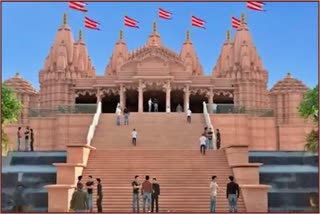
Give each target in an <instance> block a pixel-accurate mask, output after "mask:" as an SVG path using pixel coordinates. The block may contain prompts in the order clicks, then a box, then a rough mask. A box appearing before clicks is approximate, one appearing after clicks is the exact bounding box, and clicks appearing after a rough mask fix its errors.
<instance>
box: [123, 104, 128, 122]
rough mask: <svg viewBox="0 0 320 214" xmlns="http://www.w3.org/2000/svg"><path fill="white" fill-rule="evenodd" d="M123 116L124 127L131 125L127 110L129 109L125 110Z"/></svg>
mask: <svg viewBox="0 0 320 214" xmlns="http://www.w3.org/2000/svg"><path fill="white" fill-rule="evenodd" d="M123 115H124V125H129V110H128V109H127V107H125V108H124V110H123Z"/></svg>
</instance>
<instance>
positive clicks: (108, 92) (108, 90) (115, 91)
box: [100, 88, 120, 96]
mask: <svg viewBox="0 0 320 214" xmlns="http://www.w3.org/2000/svg"><path fill="white" fill-rule="evenodd" d="M119 92H120V88H102V89H100V96H109V95H118V94H119Z"/></svg>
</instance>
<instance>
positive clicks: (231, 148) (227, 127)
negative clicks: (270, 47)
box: [4, 15, 318, 213]
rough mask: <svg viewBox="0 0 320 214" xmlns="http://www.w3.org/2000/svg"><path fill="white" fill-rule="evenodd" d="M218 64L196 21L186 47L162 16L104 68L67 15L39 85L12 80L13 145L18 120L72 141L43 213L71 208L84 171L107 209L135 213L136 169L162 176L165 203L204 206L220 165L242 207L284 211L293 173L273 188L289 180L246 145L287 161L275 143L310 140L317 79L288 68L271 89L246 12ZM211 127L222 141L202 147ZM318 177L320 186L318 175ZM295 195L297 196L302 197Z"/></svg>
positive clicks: (39, 144)
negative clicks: (176, 42)
mask: <svg viewBox="0 0 320 214" xmlns="http://www.w3.org/2000/svg"><path fill="white" fill-rule="evenodd" d="M150 27H151V26H150ZM209 46H210V43H209ZM214 63H215V65H214ZM212 66H213V68H212V72H211V75H205V74H204V70H203V68H202V66H201V62H200V59H199V58H198V56H197V53H196V49H195V47H194V44H193V42H192V35H190V32H189V31H187V32H186V34H185V38H184V41H183V42H182V44H181V51H180V53H177V52H175V51H173V50H171V49H170V48H168V47H166V46H165V44H163V42H162V40H161V36H160V33H159V29H158V28H157V24H156V23H153V26H152V29H151V33H150V35H149V36H148V38H147V40H146V41H145V43H144V44H142V45H141V47H139V48H137V49H136V50H132V51H129V50H128V48H127V44H126V41H125V35H124V34H123V32H122V31H120V33H119V38H118V41H116V43H115V45H114V50H113V53H112V55H111V57H110V59H109V61H108V62H106V67H105V70H104V75H97V74H96V69H95V67H94V65H93V63H92V61H91V59H90V56H89V53H88V49H87V47H86V43H85V41H84V38H83V35H82V32H81V31H79V35H78V38H77V39H76V40H75V39H74V37H73V35H72V33H71V28H70V26H69V25H68V22H67V16H66V15H64V16H63V22H62V25H61V26H60V28H59V29H58V32H57V34H56V36H55V39H54V42H53V44H52V46H51V48H50V50H49V54H48V56H47V57H46V58H45V62H44V65H43V68H42V69H41V70H40V72H39V82H40V90H39V91H37V90H35V89H34V87H33V86H32V85H31V84H30V83H29V82H28V81H27V80H24V79H23V78H22V77H21V76H20V75H19V73H17V74H16V76H15V77H13V78H11V79H8V80H6V81H5V82H4V84H6V85H7V86H8V87H10V88H12V89H14V90H15V91H16V93H17V97H18V99H19V100H21V102H22V104H23V110H22V112H21V117H20V118H19V121H18V123H16V124H6V125H5V128H4V129H5V132H6V133H7V134H8V137H9V139H10V141H11V143H12V145H13V149H14V150H15V149H16V147H17V145H16V144H17V143H16V142H17V139H16V138H17V137H16V136H17V128H18V127H19V126H21V127H22V128H23V130H24V129H25V128H26V127H27V126H30V127H31V128H32V129H33V130H34V132H35V134H34V137H35V142H34V146H35V149H36V151H49V152H52V151H62V150H63V151H65V150H66V151H67V152H66V155H67V158H66V163H61V162H59V163H56V164H54V166H55V167H56V180H54V181H53V182H52V183H51V184H50V185H48V183H46V184H45V185H46V186H45V188H46V189H47V190H48V194H47V193H46V194H47V195H48V203H47V205H46V206H48V208H47V210H46V211H49V212H68V211H69V210H70V209H69V208H70V203H69V202H70V200H71V197H72V193H73V191H74V187H75V184H76V183H77V177H78V176H79V175H83V176H84V178H85V179H86V178H87V176H88V175H93V176H94V177H95V178H96V177H99V178H101V179H102V181H103V182H104V184H105V185H106V196H104V202H103V209H104V211H105V212H112V213H115V212H131V211H132V208H131V207H130V206H131V204H132V198H131V197H132V190H131V189H129V183H130V180H131V179H133V176H134V175H136V174H137V175H140V176H141V179H143V177H144V176H145V175H150V176H155V177H157V179H158V180H159V181H160V183H161V185H162V186H163V190H161V191H162V192H161V199H160V200H162V201H161V212H207V211H208V208H209V200H208V201H207V198H209V197H208V191H209V190H208V186H209V183H208V182H209V180H210V178H211V175H212V174H211V173H213V172H214V173H216V174H215V175H217V176H218V178H219V179H220V180H218V182H219V185H221V186H225V185H226V182H227V175H234V176H235V178H236V181H237V182H238V183H239V184H240V186H241V191H240V192H241V196H240V199H239V212H267V211H269V210H272V209H274V210H277V211H279V210H281V211H283V210H285V211H287V209H286V208H285V207H281V209H280V208H279V209H278V207H277V206H278V205H277V204H278V203H277V202H276V201H277V200H278V199H277V197H280V195H278V196H277V195H275V194H278V192H280V193H281V194H282V195H281V197H284V198H285V197H287V196H288V190H287V187H288V184H287V181H288V180H290V179H291V177H288V178H287V179H282V180H281V182H282V181H283V182H284V183H283V184H281V185H282V186H283V187H284V189H272V190H270V188H277V186H278V184H279V186H281V185H280V183H276V184H277V185H275V186H272V185H273V184H272V182H273V181H274V180H276V181H275V182H280V179H278V177H277V178H273V179H274V180H272V182H271V181H269V180H268V178H269V177H268V176H267V177H266V180H263V178H261V177H260V178H259V172H260V171H259V170H260V166H261V165H262V164H260V160H262V159H263V158H262V159H259V157H258V159H255V160H258V161H259V163H255V160H253V162H252V161H251V162H249V151H262V153H261V154H262V156H263V155H265V154H267V153H268V152H271V153H268V154H270V155H271V156H270V157H271V159H272V161H274V165H277V164H279V163H280V162H277V161H278V159H273V156H274V155H275V157H280V155H282V156H283V154H282V153H281V154H280V153H279V154H280V155H278V153H277V154H275V153H276V152H280V151H300V152H301V151H303V150H304V146H305V138H306V134H308V133H309V132H310V131H311V130H312V129H313V127H314V124H313V123H312V122H311V121H307V120H304V119H302V118H301V117H300V116H299V113H298V106H299V103H300V102H301V101H302V99H303V96H304V93H305V92H306V91H307V90H308V88H307V87H306V86H305V84H304V83H303V82H302V81H300V80H298V79H296V78H294V77H292V76H291V74H290V73H287V75H286V76H285V77H284V78H283V79H282V80H279V81H278V82H277V83H276V84H275V85H274V86H273V87H272V88H271V89H270V90H269V89H268V88H267V84H268V71H267V70H266V69H265V68H264V66H263V63H262V59H261V58H260V56H259V54H258V51H257V49H256V47H255V45H254V43H253V39H252V37H251V34H250V31H249V28H248V23H247V22H246V20H245V17H244V15H242V16H241V26H240V27H239V28H238V29H237V31H236V33H235V35H234V37H233V38H232V37H231V35H230V31H227V33H226V39H225V41H224V43H223V44H222V48H221V52H220V55H219V57H218V60H217V62H212ZM277 72H279V71H277ZM150 98H151V99H156V100H157V101H158V105H159V113H154V112H151V113H149V112H148V100H149V99H150ZM118 104H120V107H121V108H122V109H123V108H125V107H126V108H127V109H128V110H129V112H130V116H129V121H130V122H129V125H128V126H123V125H121V126H120V127H119V126H117V125H116V121H115V119H116V116H115V111H116V107H117V105H118ZM90 106H92V107H93V109H92V110H90V109H89V110H88V108H90ZM177 106H181V107H182V109H183V110H182V111H187V110H188V109H189V108H190V109H191V111H192V123H191V124H188V123H187V122H186V114H184V113H178V112H177V113H176V111H177ZM82 107H83V108H82ZM73 108H76V110H70V109H73ZM144 112H146V113H144ZM205 126H207V127H210V128H212V129H213V131H214V132H215V131H216V129H219V130H220V132H221V137H222V141H221V149H220V150H215V151H210V150H209V151H208V153H207V154H206V156H199V147H198V145H199V144H198V141H199V137H200V135H201V133H202V131H203V128H204V127H205ZM133 128H135V129H137V130H138V133H139V135H138V136H139V137H138V143H137V146H136V147H132V145H131V144H130V140H131V138H130V137H131V135H130V133H131V131H132V130H133ZM272 152H275V153H272ZM18 153H19V152H18ZM24 154H27V153H24ZM24 154H19V155H24ZM277 155H278V156H277ZM299 155H300V153H299ZM164 156H165V158H164ZM262 156H261V157H262ZM300 156H301V157H302V156H303V155H300ZM300 156H299V157H300ZM268 157H269V156H268ZM268 157H267V158H268ZM290 157H291V156H290ZM264 158H266V157H264ZM271 159H270V160H271ZM146 160H147V161H146ZM264 160H266V159H264ZM268 161H269V159H268V160H266V163H269V164H270V163H271V162H268ZM286 161H287V160H286ZM286 161H285V163H284V164H286V163H287V162H286ZM272 163H273V162H272ZM299 164H300V162H299ZM299 164H297V165H299ZM274 165H272V166H273V167H274ZM269 168H272V167H269ZM167 169H168V170H167ZM282 169H283V168H281V170H282ZM290 169H292V167H288V170H290ZM281 170H277V171H279V172H281V173H282V171H281ZM272 173H274V172H273V171H272ZM317 173H318V171H317ZM280 176H282V175H280ZM289 176H292V174H290V175H289ZM186 178H188V179H187V180H186ZM317 179H318V178H317ZM261 181H262V183H260V182H261ZM185 182H187V184H186V183H185ZM314 183H316V184H315V185H318V180H316V182H314ZM186 185H187V186H191V187H192V188H186ZM270 185H271V186H270ZM293 186H295V185H293ZM297 188H298V187H297ZM299 188H300V187H299ZM299 191H300V189H299ZM306 191H307V192H306V193H305V197H309V192H308V191H309V189H307V190H306ZM317 191H318V190H317ZM290 194H291V193H290ZM292 194H293V196H294V197H293V196H292V197H293V198H295V199H296V200H298V199H299V201H298V202H297V203H299V204H300V196H299V197H295V195H294V193H292ZM182 196H183V197H182ZM185 196H192V197H185ZM268 197H272V198H271V200H270V199H268ZM290 197H291V196H290ZM204 198H205V200H204ZM257 199H258V200H257ZM268 200H269V202H268ZM279 200H280V199H279ZM288 201H291V200H288ZM304 201H307V199H304ZM279 204H281V203H279ZM268 206H269V207H268ZM279 206H280V205H279ZM281 206H282V205H281ZM306 206H308V205H305V204H304V205H303V207H306ZM227 211H228V202H227V199H226V198H225V197H222V196H221V197H218V208H217V212H227Z"/></svg>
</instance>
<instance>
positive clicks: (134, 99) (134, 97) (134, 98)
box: [125, 89, 139, 112]
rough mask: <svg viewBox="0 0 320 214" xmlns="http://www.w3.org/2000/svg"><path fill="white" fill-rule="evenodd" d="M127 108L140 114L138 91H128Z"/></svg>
mask: <svg viewBox="0 0 320 214" xmlns="http://www.w3.org/2000/svg"><path fill="white" fill-rule="evenodd" d="M125 103H126V105H125V106H126V107H127V109H128V110H129V112H138V105H139V93H138V91H136V90H128V89H127V91H126V100H125Z"/></svg>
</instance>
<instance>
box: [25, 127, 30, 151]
mask: <svg viewBox="0 0 320 214" xmlns="http://www.w3.org/2000/svg"><path fill="white" fill-rule="evenodd" d="M29 135H30V130H29V126H27V129H26V131H25V132H24V150H25V151H26V152H27V151H28V150H29V148H28V147H29Z"/></svg>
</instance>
